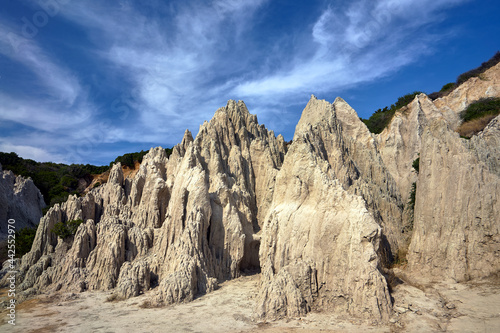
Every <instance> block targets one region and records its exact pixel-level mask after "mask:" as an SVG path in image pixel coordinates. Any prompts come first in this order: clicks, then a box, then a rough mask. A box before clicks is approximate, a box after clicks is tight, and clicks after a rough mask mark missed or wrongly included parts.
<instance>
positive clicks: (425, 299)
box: [0, 274, 500, 333]
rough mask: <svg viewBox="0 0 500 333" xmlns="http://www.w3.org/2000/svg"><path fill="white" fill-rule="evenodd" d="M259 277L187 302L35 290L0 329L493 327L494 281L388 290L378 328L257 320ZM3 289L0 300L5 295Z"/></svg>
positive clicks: (314, 319)
mask: <svg viewBox="0 0 500 333" xmlns="http://www.w3.org/2000/svg"><path fill="white" fill-rule="evenodd" d="M258 281H259V275H258V274H257V275H252V276H243V277H241V278H238V279H235V280H232V281H227V282H225V283H223V284H221V287H220V288H219V289H218V290H216V291H214V292H213V293H210V294H207V295H204V296H202V297H200V298H198V299H196V300H194V301H193V302H191V303H186V304H179V305H174V306H169V307H164V308H142V307H140V305H142V304H143V303H144V301H145V300H147V295H141V296H139V297H135V298H131V299H128V300H125V301H113V302H109V301H107V298H108V297H109V296H110V293H109V292H84V293H81V294H70V293H63V294H58V295H51V296H47V295H40V296H38V297H36V298H34V299H31V300H28V301H25V302H23V303H21V304H19V305H18V306H17V309H16V325H15V326H12V325H10V324H8V323H7V315H6V311H5V307H6V305H5V303H2V311H1V317H0V332H23V333H29V332H31V333H34V332H37V333H41V332H73V333H76V332H193V333H194V332H249V333H252V332H267V333H285V332H500V287H499V285H498V284H496V283H491V282H484V283H475V284H439V285H433V286H427V287H425V288H424V287H420V289H419V288H416V287H413V286H410V285H408V284H405V283H402V284H400V285H398V286H396V287H395V289H394V291H393V296H394V299H395V302H394V309H395V311H394V316H393V317H392V318H391V322H390V323H389V324H387V325H383V326H371V325H370V324H369V323H362V322H358V321H355V320H354V319H352V318H345V317H344V318H341V317H338V316H333V315H331V314H325V313H311V314H309V315H307V316H305V317H303V318H296V319H291V320H280V321H273V322H262V321H259V320H256V319H255V318H254V317H253V314H252V313H253V308H254V304H255V298H256V290H257V285H258ZM6 296H7V295H6V293H5V290H2V291H1V292H0V300H2V299H3V300H5V297H6Z"/></svg>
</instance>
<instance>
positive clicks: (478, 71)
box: [457, 51, 500, 86]
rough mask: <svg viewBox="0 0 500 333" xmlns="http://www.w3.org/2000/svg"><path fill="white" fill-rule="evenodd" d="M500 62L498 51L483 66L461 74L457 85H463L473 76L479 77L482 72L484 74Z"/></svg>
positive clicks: (499, 52)
mask: <svg viewBox="0 0 500 333" xmlns="http://www.w3.org/2000/svg"><path fill="white" fill-rule="evenodd" d="M499 62H500V51H497V53H495V55H494V56H493V57H491V59H490V60H488V61H486V62H483V63H482V64H481V66H479V67H477V68H474V69H472V70H470V71H468V72H465V73H463V74H460V75H459V76H458V78H457V86H458V85H461V84H462V83H464V82H465V81H467V80H468V79H470V78H471V77H479V76H480V75H481V74H483V73H484V72H485V71H486V70H488V69H490V68H491V67H493V66H495V65H496V64H498V63H499Z"/></svg>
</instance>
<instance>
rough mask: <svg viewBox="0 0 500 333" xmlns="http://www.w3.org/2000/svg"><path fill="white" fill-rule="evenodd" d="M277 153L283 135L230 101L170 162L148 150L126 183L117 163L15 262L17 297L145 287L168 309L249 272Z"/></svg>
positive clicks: (45, 224) (46, 225) (254, 265)
mask: <svg viewBox="0 0 500 333" xmlns="http://www.w3.org/2000/svg"><path fill="white" fill-rule="evenodd" d="M285 153H286V148H285V143H284V140H283V137H281V136H278V137H277V138H276V137H275V136H274V133H273V132H272V131H271V132H269V131H267V129H266V128H265V127H264V126H262V125H259V124H258V123H257V118H256V116H254V115H251V114H250V113H249V112H248V110H247V108H246V106H245V104H244V103H243V102H234V101H229V102H228V105H227V106H226V107H224V108H221V109H219V110H217V112H216V113H215V115H214V118H213V119H212V120H211V121H210V122H205V123H204V124H203V125H202V126H201V127H200V132H199V134H198V136H197V137H196V140H194V139H193V137H192V136H191V133H189V131H186V133H185V135H184V138H183V140H182V143H181V144H179V145H177V146H176V147H174V149H173V153H172V155H171V156H170V158H167V156H166V153H165V150H164V149H162V148H161V147H158V148H154V149H151V150H150V152H149V153H148V154H147V155H146V156H145V157H144V159H143V163H142V164H141V166H140V170H139V171H138V173H137V174H136V175H135V177H134V178H133V179H124V177H123V173H122V169H121V166H120V164H117V165H115V166H114V167H113V168H112V170H111V171H110V175H109V179H108V182H107V183H106V184H105V185H103V186H100V187H98V188H96V189H93V190H91V191H90V193H88V194H87V195H86V196H85V197H84V198H77V197H75V196H72V197H70V198H69V199H68V201H67V202H66V203H64V204H62V205H56V206H55V207H53V208H52V209H51V210H50V211H49V212H48V213H47V214H46V216H45V217H44V218H43V219H42V220H41V223H42V225H41V227H40V229H39V231H38V233H37V236H36V239H35V243H34V246H33V250H32V251H31V252H30V253H28V254H27V255H26V256H25V257H24V259H23V260H22V264H21V269H20V271H21V277H22V279H23V282H22V289H25V290H27V293H28V294H31V293H36V292H41V291H42V290H47V289H48V290H50V289H55V290H59V289H62V290H77V291H82V290H86V289H90V290H92V289H99V290H108V289H115V291H116V293H117V294H118V296H120V297H131V296H137V295H138V294H140V293H142V292H145V291H147V290H149V289H150V288H151V287H153V288H155V289H154V294H155V296H154V297H153V298H154V299H153V301H154V302H156V303H166V304H169V303H174V302H182V301H189V300H192V299H193V298H194V297H195V295H197V294H203V293H206V292H210V291H212V290H213V289H215V288H216V287H217V281H222V280H224V279H230V278H235V277H237V276H239V274H240V272H241V271H242V270H245V269H258V268H259V267H260V264H259V255H258V249H259V243H260V236H259V235H258V234H259V232H260V229H261V225H260V224H259V221H261V219H260V216H265V215H266V214H267V210H268V207H269V205H270V204H271V200H272V194H273V188H274V181H275V175H276V174H277V171H278V169H279V168H280V167H281V164H282V161H283V158H284V155H285ZM76 219H81V220H83V221H84V223H83V224H81V225H80V227H79V228H78V231H77V233H76V234H75V235H74V236H72V237H70V238H68V239H64V240H63V239H58V238H57V237H56V236H55V235H54V233H53V232H52V229H53V228H54V225H55V224H56V223H59V222H62V223H66V222H67V221H71V220H76ZM42 263H43V265H42Z"/></svg>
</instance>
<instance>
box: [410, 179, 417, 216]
mask: <svg viewBox="0 0 500 333" xmlns="http://www.w3.org/2000/svg"><path fill="white" fill-rule="evenodd" d="M416 195H417V183H416V182H415V183H413V184H411V192H410V198H409V199H408V208H409V209H410V211H411V212H414V211H415V199H416Z"/></svg>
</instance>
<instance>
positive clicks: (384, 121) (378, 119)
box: [361, 91, 422, 134]
mask: <svg viewBox="0 0 500 333" xmlns="http://www.w3.org/2000/svg"><path fill="white" fill-rule="evenodd" d="M421 93H422V92H420V91H415V92H413V93H411V94H407V95H404V96H401V97H399V98H398V100H397V102H396V103H394V104H392V105H391V107H390V108H389V107H387V106H386V107H385V108H384V109H378V110H377V111H375V113H374V114H372V115H371V117H370V118H368V119H361V120H362V121H363V122H364V123H365V125H366V127H368V129H369V130H370V132H372V133H375V134H379V133H381V132H382V131H383V130H384V128H386V127H387V126H388V125H389V123H390V122H391V120H392V117H393V116H394V114H395V113H396V111H397V110H399V109H401V108H402V107H404V106H407V105H408V104H410V103H411V101H413V99H414V98H415V96H417V95H419V94H421Z"/></svg>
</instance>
